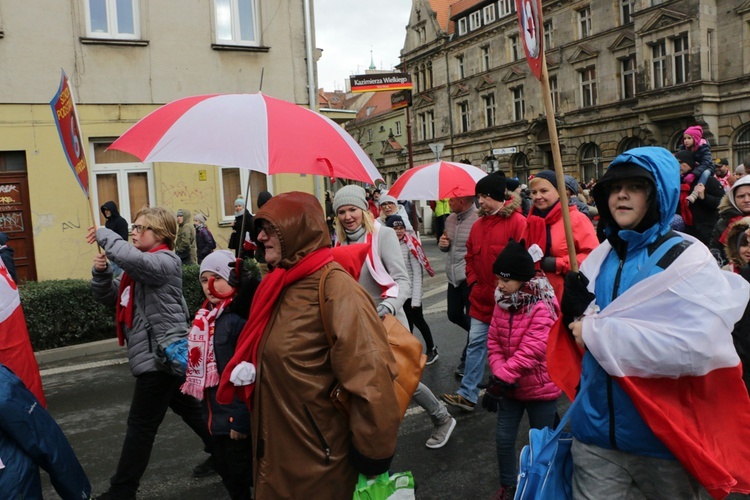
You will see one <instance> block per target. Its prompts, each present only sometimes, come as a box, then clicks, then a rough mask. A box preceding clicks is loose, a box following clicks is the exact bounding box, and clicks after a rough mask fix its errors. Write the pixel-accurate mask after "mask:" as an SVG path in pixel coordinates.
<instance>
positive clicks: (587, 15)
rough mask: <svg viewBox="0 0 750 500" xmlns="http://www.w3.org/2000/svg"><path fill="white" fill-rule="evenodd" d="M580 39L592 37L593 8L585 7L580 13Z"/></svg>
mask: <svg viewBox="0 0 750 500" xmlns="http://www.w3.org/2000/svg"><path fill="white" fill-rule="evenodd" d="M578 31H579V33H578V34H579V38H586V37H587V36H591V7H584V8H583V9H581V10H579V11H578Z"/></svg>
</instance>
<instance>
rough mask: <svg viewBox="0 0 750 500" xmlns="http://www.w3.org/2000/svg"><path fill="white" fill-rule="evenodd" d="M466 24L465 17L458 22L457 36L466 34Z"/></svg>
mask: <svg viewBox="0 0 750 500" xmlns="http://www.w3.org/2000/svg"><path fill="white" fill-rule="evenodd" d="M466 23H467V21H466V18H465V17H462V18H461V19H459V20H458V34H459V35H465V34H466V31H467V30H466Z"/></svg>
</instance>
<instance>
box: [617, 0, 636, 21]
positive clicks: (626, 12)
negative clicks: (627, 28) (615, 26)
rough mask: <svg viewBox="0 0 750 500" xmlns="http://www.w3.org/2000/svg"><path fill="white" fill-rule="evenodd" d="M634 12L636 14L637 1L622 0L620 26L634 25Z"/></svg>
mask: <svg viewBox="0 0 750 500" xmlns="http://www.w3.org/2000/svg"><path fill="white" fill-rule="evenodd" d="M633 12H635V0H620V24H628V23H632V22H633V17H632V16H633Z"/></svg>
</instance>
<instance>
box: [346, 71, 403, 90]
mask: <svg viewBox="0 0 750 500" xmlns="http://www.w3.org/2000/svg"><path fill="white" fill-rule="evenodd" d="M349 82H350V84H351V90H352V92H385V91H388V90H410V89H411V88H412V84H411V76H410V75H409V74H408V73H378V74H373V75H355V76H352V77H350V78H349Z"/></svg>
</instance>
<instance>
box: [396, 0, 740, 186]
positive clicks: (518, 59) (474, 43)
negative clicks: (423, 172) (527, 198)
mask: <svg viewBox="0 0 750 500" xmlns="http://www.w3.org/2000/svg"><path fill="white" fill-rule="evenodd" d="M542 6H543V24H544V47H545V56H546V61H547V67H548V71H549V81H550V94H551V97H552V102H553V107H554V112H555V120H556V125H557V130H558V136H559V143H560V151H561V157H562V161H563V167H564V169H565V171H566V173H570V174H572V175H574V176H575V177H577V178H578V179H584V180H589V179H590V178H598V177H599V176H600V175H601V174H602V173H603V171H604V169H605V168H606V166H607V165H608V164H609V163H610V162H611V161H612V159H614V157H615V156H617V155H618V154H619V153H621V152H623V151H625V150H627V149H630V148H632V147H636V146H644V145H654V146H664V147H667V148H669V149H674V148H675V147H676V145H677V144H678V142H679V140H680V138H681V136H682V132H683V131H684V130H685V128H687V127H688V126H691V125H695V124H700V125H701V126H702V127H703V130H704V137H705V138H706V139H707V140H708V141H709V143H710V144H711V148H712V153H713V156H714V157H715V158H716V157H727V158H729V159H730V164H731V165H732V166H735V165H737V164H739V163H741V162H742V161H743V158H744V157H745V155H746V154H748V153H750V92H749V91H748V86H747V83H748V81H750V24H748V23H749V22H750V1H738V0H735V1H732V0H601V1H598V0H597V1H593V0H584V1H581V0H578V1H569V0H554V1H547V0H543V1H542ZM406 31H407V34H406V39H405V43H404V48H403V50H402V54H401V58H402V64H403V67H404V69H405V70H406V71H409V72H410V73H411V75H412V79H413V82H414V85H415V89H414V97H413V101H414V105H413V106H412V108H411V113H412V115H411V116H412V120H413V122H414V124H415V126H414V127H413V131H414V133H413V139H414V156H415V163H417V164H418V163H425V162H427V161H429V160H431V159H432V157H433V155H432V152H431V151H430V149H429V144H430V143H434V142H440V143H443V144H444V150H443V159H447V160H456V161H457V160H459V159H468V160H470V161H471V162H472V163H473V164H474V165H478V166H482V167H483V168H485V169H487V170H493V169H496V168H499V169H502V170H503V171H505V172H506V174H509V175H512V176H515V177H519V179H521V180H522V181H525V180H527V179H528V176H529V174H531V173H533V172H535V171H538V170H541V169H546V168H552V167H553V163H552V151H551V147H550V140H549V133H548V131H547V130H548V129H547V122H546V115H545V109H544V104H543V99H542V93H541V86H540V83H539V81H538V80H537V79H536V78H535V77H534V75H533V74H532V73H531V70H530V68H529V66H528V64H527V62H526V60H525V54H524V49H523V42H522V39H521V36H522V34H521V33H519V27H518V19H517V14H516V12H515V1H514V0H500V1H497V0H496V1H487V0H483V1H482V0H459V1H445V0H413V7H412V11H411V15H410V19H409V24H408V26H407V30H406ZM493 151H494V153H493ZM401 168H403V166H401Z"/></svg>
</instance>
